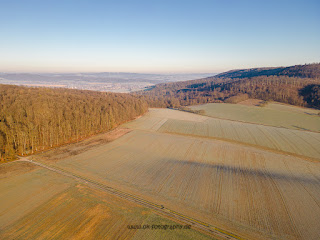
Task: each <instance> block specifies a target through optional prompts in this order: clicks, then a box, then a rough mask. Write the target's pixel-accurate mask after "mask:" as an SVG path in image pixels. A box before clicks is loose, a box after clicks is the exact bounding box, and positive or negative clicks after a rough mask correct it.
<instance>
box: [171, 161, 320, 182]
mask: <svg viewBox="0 0 320 240" xmlns="http://www.w3.org/2000/svg"><path fill="white" fill-rule="evenodd" d="M169 162H171V163H173V164H177V165H181V166H183V165H192V166H194V167H198V168H206V169H207V168H211V169H215V170H216V171H219V172H222V173H224V174H227V173H230V174H241V175H244V176H248V177H255V178H256V177H258V178H263V179H267V178H272V179H275V180H280V181H287V182H291V181H296V182H301V183H305V184H317V185H320V173H319V177H313V176H302V175H301V176H299V175H295V174H285V173H280V172H275V171H272V172H270V171H268V170H266V171H264V170H259V169H249V168H243V167H233V166H226V165H223V164H210V163H202V162H192V161H184V160H169Z"/></svg>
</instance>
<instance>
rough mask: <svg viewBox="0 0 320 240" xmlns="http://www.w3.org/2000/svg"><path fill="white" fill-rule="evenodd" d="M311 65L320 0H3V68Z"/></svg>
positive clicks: (319, 42)
mask: <svg viewBox="0 0 320 240" xmlns="http://www.w3.org/2000/svg"><path fill="white" fill-rule="evenodd" d="M313 62H320V1H319V0H300V1H297V0H290V1H287V0H277V1H274V0H264V1H262V0H255V1H253V0H252V1H246V0H194V1H193V0H192V1H191V0H183V1H180V0H117V1H115V0H112V1H109V0H105V1H98V0H86V1H85V0H63V1H61V0H54V1H52V0H41V1H34V0H28V1H25V0H20V1H17V0H6V1H5V0H0V71H2V72H144V73H191V72H192V73H205V72H207V73H209V72H210V73H214V72H222V71H226V70H231V69H239V68H253V67H270V66H290V65H297V64H305V63H313Z"/></svg>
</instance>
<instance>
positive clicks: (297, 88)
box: [140, 64, 320, 108]
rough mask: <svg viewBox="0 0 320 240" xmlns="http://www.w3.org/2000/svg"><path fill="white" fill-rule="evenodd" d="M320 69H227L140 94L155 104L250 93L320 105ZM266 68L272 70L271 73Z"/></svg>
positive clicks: (190, 102)
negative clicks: (226, 70)
mask: <svg viewBox="0 0 320 240" xmlns="http://www.w3.org/2000/svg"><path fill="white" fill-rule="evenodd" d="M319 69H320V64H310V65H303V66H293V67H289V68H278V69H276V68H272V69H264V70H259V69H258V70H257V69H255V70H252V69H248V70H240V71H238V72H237V71H234V74H233V73H232V72H229V73H228V72H227V73H225V74H219V75H218V76H215V77H209V78H204V79H199V80H192V81H184V82H176V83H166V84H157V85H156V86H155V87H154V88H152V89H150V90H149V91H144V92H140V94H141V95H142V96H143V98H145V99H146V100H147V101H148V102H149V104H150V106H152V107H180V106H187V105H195V104H202V103H209V102H222V101H225V100H227V99H228V98H230V97H233V96H237V95H243V94H247V95H248V97H250V98H258V99H263V100H273V101H278V102H283V103H289V104H292V105H296V106H307V107H313V108H320V87H319V86H320V77H319V76H320V74H319V73H320V70H319ZM266 71H267V72H268V71H269V72H268V74H266ZM279 72H281V74H279ZM257 73H259V74H257ZM256 75H257V76H256ZM301 76H304V77H301ZM305 76H312V77H311V78H309V77H308V78H306V77H305Z"/></svg>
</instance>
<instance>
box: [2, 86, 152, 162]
mask: <svg viewBox="0 0 320 240" xmlns="http://www.w3.org/2000/svg"><path fill="white" fill-rule="evenodd" d="M145 111H147V104H146V103H145V102H144V101H142V100H141V99H138V98H136V97H134V96H132V95H128V94H115V93H102V92H93V91H80V90H72V89H49V88H27V87H20V86H11V85H0V159H2V160H3V159H8V158H9V159H10V158H14V157H15V155H17V154H18V155H26V154H31V153H34V152H36V151H41V150H44V149H47V148H51V147H54V146H59V145H62V144H65V143H68V142H73V141H77V140H79V139H81V138H85V137H87V136H90V135H93V134H96V133H99V132H103V131H107V130H110V129H112V128H114V127H116V126H117V125H119V124H121V123H124V122H126V121H129V120H132V119H134V118H135V117H137V116H139V115H141V114H143V113H144V112H145Z"/></svg>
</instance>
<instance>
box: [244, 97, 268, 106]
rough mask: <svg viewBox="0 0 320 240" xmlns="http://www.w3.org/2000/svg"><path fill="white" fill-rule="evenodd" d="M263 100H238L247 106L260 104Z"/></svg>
mask: <svg viewBox="0 0 320 240" xmlns="http://www.w3.org/2000/svg"><path fill="white" fill-rule="evenodd" d="M262 102H263V100H260V99H253V98H249V99H247V100H244V101H242V102H238V104H241V105H245V106H259V105H260V104H261V103H262Z"/></svg>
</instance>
